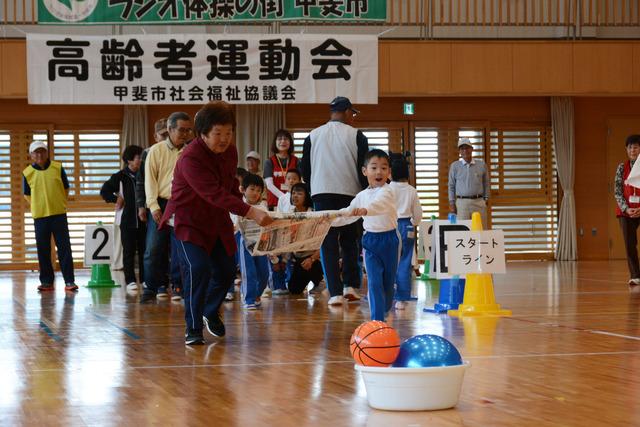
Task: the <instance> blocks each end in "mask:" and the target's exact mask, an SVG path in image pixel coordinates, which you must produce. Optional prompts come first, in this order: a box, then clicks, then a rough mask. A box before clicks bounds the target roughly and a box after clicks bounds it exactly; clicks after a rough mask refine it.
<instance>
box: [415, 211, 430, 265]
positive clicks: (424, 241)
mask: <svg viewBox="0 0 640 427" xmlns="http://www.w3.org/2000/svg"><path fill="white" fill-rule="evenodd" d="M432 232H433V221H431V220H430V219H429V220H425V221H420V229H419V231H418V258H420V259H423V260H425V261H426V260H431V233H432Z"/></svg>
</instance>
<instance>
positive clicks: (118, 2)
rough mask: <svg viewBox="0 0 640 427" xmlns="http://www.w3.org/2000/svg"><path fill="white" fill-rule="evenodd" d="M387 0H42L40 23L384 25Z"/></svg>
mask: <svg viewBox="0 0 640 427" xmlns="http://www.w3.org/2000/svg"><path fill="white" fill-rule="evenodd" d="M386 18H387V2H386V0H38V23H39V24H79V25H102V24H145V25H146V24H211V23H231V22H249V21H252V22H259V21H307V20H313V21H352V22H354V21H363V20H364V21H385V20H386Z"/></svg>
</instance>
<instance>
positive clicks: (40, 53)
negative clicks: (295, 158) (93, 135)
mask: <svg viewBox="0 0 640 427" xmlns="http://www.w3.org/2000/svg"><path fill="white" fill-rule="evenodd" d="M27 70H28V72H27V74H28V75H27V78H28V86H29V103H30V104H140V105H142V104H203V103H205V102H209V101H226V102H229V103H233V104H279V103H324V104H328V103H329V102H331V100H332V99H333V98H335V97H336V96H345V97H347V98H349V99H350V100H351V102H352V103H354V104H375V103H377V102H378V39H377V37H376V36H372V35H321V34H315V35H311V34H277V35H258V34H215V35H214V34H155V35H138V36H132V35H127V36H84V35H72V36H70V35H54V34H28V35H27Z"/></svg>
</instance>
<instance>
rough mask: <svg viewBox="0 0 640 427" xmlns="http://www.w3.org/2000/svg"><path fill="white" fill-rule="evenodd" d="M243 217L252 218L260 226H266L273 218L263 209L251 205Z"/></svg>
mask: <svg viewBox="0 0 640 427" xmlns="http://www.w3.org/2000/svg"><path fill="white" fill-rule="evenodd" d="M245 217H246V218H248V219H252V220H254V221H255V222H257V223H258V225H260V226H261V227H266V226H267V225H269V224H271V223H272V222H273V218H271V217H270V216H269V213H268V212H266V211H263V210H262V209H258V208H254V207H253V206H251V208H250V209H249V212H247V215H245Z"/></svg>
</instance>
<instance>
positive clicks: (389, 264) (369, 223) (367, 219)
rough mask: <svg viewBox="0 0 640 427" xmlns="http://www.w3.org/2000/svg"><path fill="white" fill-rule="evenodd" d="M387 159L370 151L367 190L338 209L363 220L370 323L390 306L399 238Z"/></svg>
mask: <svg viewBox="0 0 640 427" xmlns="http://www.w3.org/2000/svg"><path fill="white" fill-rule="evenodd" d="M390 169H391V168H390V165H389V156H388V155H387V153H385V152H384V151H382V150H378V149H374V150H371V151H369V152H368V153H367V155H366V156H365V158H364V166H363V168H362V173H363V174H364V175H365V176H366V177H367V182H368V183H369V187H368V188H367V189H365V190H363V191H361V192H360V193H358V194H357V195H356V197H355V198H354V199H353V201H352V202H351V204H350V205H349V207H347V208H344V209H341V211H343V212H350V213H351V215H352V216H362V217H364V221H363V226H364V230H365V232H364V236H362V247H363V248H364V265H365V268H366V270H367V283H368V294H369V308H370V309H371V320H382V321H384V318H385V315H386V314H387V313H388V312H389V310H391V306H392V304H393V293H394V283H395V278H396V270H397V268H398V257H399V252H400V251H399V249H400V239H399V237H398V230H397V227H398V217H397V213H396V199H395V194H394V193H393V190H392V189H391V187H390V186H389V184H387V180H388V179H389V176H390V174H391V170H390Z"/></svg>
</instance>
